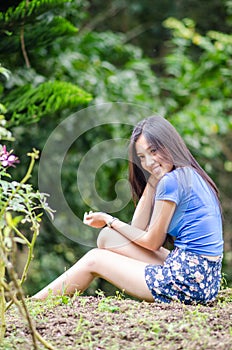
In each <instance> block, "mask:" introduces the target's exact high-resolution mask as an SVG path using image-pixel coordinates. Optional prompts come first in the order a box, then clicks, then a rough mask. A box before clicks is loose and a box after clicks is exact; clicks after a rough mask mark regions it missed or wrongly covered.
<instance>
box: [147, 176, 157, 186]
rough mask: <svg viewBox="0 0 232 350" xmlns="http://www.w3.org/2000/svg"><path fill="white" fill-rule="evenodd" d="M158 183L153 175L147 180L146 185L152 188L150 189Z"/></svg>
mask: <svg viewBox="0 0 232 350" xmlns="http://www.w3.org/2000/svg"><path fill="white" fill-rule="evenodd" d="M158 182H159V180H157V178H156V177H155V176H153V175H151V176H150V177H149V178H148V180H147V183H148V184H149V185H150V186H151V187H152V188H155V187H156V185H157V183H158Z"/></svg>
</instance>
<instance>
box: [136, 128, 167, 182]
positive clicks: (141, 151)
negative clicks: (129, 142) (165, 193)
mask: <svg viewBox="0 0 232 350" xmlns="http://www.w3.org/2000/svg"><path fill="white" fill-rule="evenodd" d="M135 149H136V153H137V156H138V158H139V159H140V162H141V166H142V167H143V169H145V170H146V171H148V172H149V173H150V174H151V175H153V176H154V177H155V178H156V179H157V180H160V179H161V177H163V176H164V175H165V174H166V173H169V172H170V171H171V170H172V168H173V164H171V163H170V162H167V161H166V160H164V158H163V157H162V155H161V154H160V153H159V151H157V150H156V149H154V148H153V147H152V146H150V145H149V144H148V142H147V140H146V139H145V137H144V136H143V134H141V135H140V136H139V138H138V140H137V142H136V144H135Z"/></svg>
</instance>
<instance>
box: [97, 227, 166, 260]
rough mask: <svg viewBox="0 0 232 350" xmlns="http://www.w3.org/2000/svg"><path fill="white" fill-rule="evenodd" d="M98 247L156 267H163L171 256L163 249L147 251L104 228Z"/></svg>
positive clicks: (98, 240) (113, 231)
mask: <svg viewBox="0 0 232 350" xmlns="http://www.w3.org/2000/svg"><path fill="white" fill-rule="evenodd" d="M97 246H98V248H101V249H107V250H110V251H112V252H115V253H118V254H121V255H124V256H128V257H129V258H133V259H136V260H139V261H143V262H146V263H148V264H155V265H163V263H164V260H165V259H166V258H167V256H168V254H169V250H168V249H165V248H163V247H161V248H160V249H159V250H157V251H151V250H148V249H145V248H143V247H141V246H139V245H137V244H135V243H133V242H131V241H130V240H128V239H127V238H126V237H124V236H123V235H121V234H120V233H119V232H117V231H115V230H113V229H110V228H104V229H102V230H101V231H100V233H99V236H98V239H97Z"/></svg>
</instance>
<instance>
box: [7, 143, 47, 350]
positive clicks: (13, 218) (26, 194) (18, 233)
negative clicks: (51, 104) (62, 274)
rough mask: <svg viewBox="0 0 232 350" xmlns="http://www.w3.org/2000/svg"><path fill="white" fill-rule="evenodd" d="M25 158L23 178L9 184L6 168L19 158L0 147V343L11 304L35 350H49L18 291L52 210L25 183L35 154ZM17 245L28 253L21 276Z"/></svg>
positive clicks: (37, 193) (41, 197)
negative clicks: (25, 324) (40, 348)
mask: <svg viewBox="0 0 232 350" xmlns="http://www.w3.org/2000/svg"><path fill="white" fill-rule="evenodd" d="M28 156H29V157H30V158H31V160H30V164H29V167H28V169H27V172H26V174H25V176H24V177H23V179H22V180H21V181H20V182H17V181H12V178H11V175H10V174H9V171H8V169H9V168H10V167H14V166H15V165H16V164H17V163H19V159H18V157H17V156H15V155H14V154H13V151H10V152H8V151H7V149H6V146H5V145H3V146H0V181H1V187H0V208H1V209H0V343H2V341H3V338H4V336H5V330H6V322H5V312H6V310H7V309H8V308H9V307H10V306H11V305H12V304H14V305H16V306H17V308H18V310H19V312H20V313H21V315H22V316H23V317H24V318H25V319H26V320H27V322H28V325H29V328H30V331H31V335H32V339H33V345H34V349H38V347H37V340H39V341H40V342H42V343H43V345H44V346H45V347H46V348H48V349H53V347H52V346H51V345H49V344H48V343H47V342H46V341H45V340H44V339H43V338H42V337H41V336H40V335H39V333H38V332H37V331H36V329H35V327H34V324H33V322H32V319H31V317H30V315H29V312H28V309H27V305H26V301H25V298H24V293H23V289H22V285H23V282H24V281H25V280H26V278H27V273H28V268H29V265H30V262H31V261H32V259H33V250H34V245H35V242H36V238H37V236H38V234H39V229H40V222H41V216H42V215H43V211H44V210H46V211H47V212H49V213H50V214H51V215H52V210H51V209H50V208H49V207H48V204H47V200H46V199H47V195H45V194H42V193H40V192H39V191H35V190H34V189H33V187H32V185H30V184H28V183H27V181H28V179H29V178H30V177H31V173H32V170H33V167H34V164H35V161H36V159H38V157H39V152H38V151H37V150H35V149H33V152H31V153H28ZM18 244H21V245H24V246H26V247H27V251H28V254H27V260H26V263H25V266H24V269H23V273H22V276H21V277H19V276H18V274H17V272H16V270H15V260H16V251H17V245H18ZM6 275H7V278H6Z"/></svg>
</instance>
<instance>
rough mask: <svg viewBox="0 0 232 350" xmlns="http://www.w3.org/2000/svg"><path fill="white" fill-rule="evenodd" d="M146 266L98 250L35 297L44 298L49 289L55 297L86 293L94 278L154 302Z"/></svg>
mask: <svg viewBox="0 0 232 350" xmlns="http://www.w3.org/2000/svg"><path fill="white" fill-rule="evenodd" d="M146 265H147V263H146V262H142V261H139V260H135V259H132V258H128V257H126V256H123V255H120V254H117V253H114V252H111V251H108V250H105V249H98V248H96V249H93V250H91V251H89V252H88V253H87V254H86V255H84V256H83V258H81V259H80V260H79V261H78V262H77V263H76V264H75V265H73V266H72V267H71V268H70V269H69V270H68V271H66V272H65V273H64V274H62V275H61V276H60V277H58V278H57V279H56V280H54V281H53V282H52V283H51V284H50V285H48V286H47V287H45V288H44V289H42V290H41V291H40V292H38V293H37V294H36V295H34V297H33V298H34V299H45V298H46V297H47V296H48V293H49V290H52V292H53V294H54V295H57V294H58V295H59V294H62V293H63V291H64V292H65V293H66V294H69V295H72V294H73V293H74V292H75V291H81V292H83V291H84V290H85V289H86V288H87V287H88V286H89V285H90V283H91V282H92V280H93V279H94V278H95V277H101V278H103V279H105V280H107V281H108V282H110V283H112V284H113V285H115V286H116V287H118V288H120V289H122V290H125V292H126V293H128V294H130V295H132V296H135V297H137V298H139V299H141V300H147V301H150V302H151V301H153V297H152V295H151V293H150V291H149V289H148V287H147V284H146V281H145V277H144V270H145V266H146Z"/></svg>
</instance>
